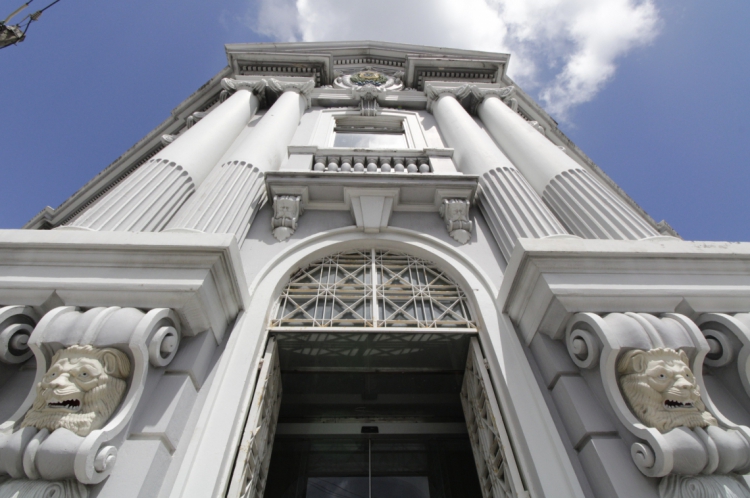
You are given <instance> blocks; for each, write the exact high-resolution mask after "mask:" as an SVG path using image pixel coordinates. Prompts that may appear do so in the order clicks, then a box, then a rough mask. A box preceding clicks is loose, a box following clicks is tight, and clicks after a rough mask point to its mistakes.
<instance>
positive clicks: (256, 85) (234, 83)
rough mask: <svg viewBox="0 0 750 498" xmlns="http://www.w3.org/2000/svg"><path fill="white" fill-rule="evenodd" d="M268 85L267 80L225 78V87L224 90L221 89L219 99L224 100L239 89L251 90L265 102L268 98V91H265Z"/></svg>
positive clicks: (222, 84)
mask: <svg viewBox="0 0 750 498" xmlns="http://www.w3.org/2000/svg"><path fill="white" fill-rule="evenodd" d="M266 86H268V83H267V82H266V80H259V81H246V80H235V79H233V78H224V79H222V80H221V87H222V88H223V90H222V91H221V95H220V97H219V100H220V101H221V102H224V101H225V100H226V99H227V98H228V97H229V95H231V94H233V93H234V92H236V91H237V90H249V91H250V92H251V93H252V94H253V95H255V96H256V97H257V98H258V100H259V101H261V103H263V102H264V101H265V100H266V93H265V92H264V91H263V90H265V88H266Z"/></svg>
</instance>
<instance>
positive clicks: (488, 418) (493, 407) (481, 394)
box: [461, 337, 529, 498]
mask: <svg viewBox="0 0 750 498" xmlns="http://www.w3.org/2000/svg"><path fill="white" fill-rule="evenodd" d="M484 361H485V360H484V355H483V354H482V349H481V348H480V347H479V342H478V341H477V340H476V338H473V337H472V339H471V343H470V344H469V357H468V358H467V360H466V373H465V374H464V385H463V388H462V389H461V405H462V406H463V409H464V417H465V418H466V428H467V429H468V430H469V439H470V440H471V449H472V451H473V452H474V463H475V464H476V467H477V473H478V474H479V483H480V486H481V488H482V496H483V497H484V498H511V497H513V498H516V497H528V496H529V495H528V493H527V492H526V490H525V489H524V487H523V481H522V480H521V474H520V473H519V471H518V466H517V465H516V459H515V457H514V456H513V449H512V448H511V445H510V439H509V438H508V433H507V432H506V430H505V422H504V421H503V416H502V414H501V413H500V407H499V405H498V403H497V398H495V392H494V390H493V388H492V383H491V381H490V375H489V372H487V368H486V366H485V364H484Z"/></svg>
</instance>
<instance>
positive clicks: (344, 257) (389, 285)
mask: <svg viewBox="0 0 750 498" xmlns="http://www.w3.org/2000/svg"><path fill="white" fill-rule="evenodd" d="M270 325H271V328H272V329H274V328H296V329H300V328H301V329H307V328H316V329H317V328H321V327H323V328H340V327H376V328H387V329H393V328H401V329H412V328H422V329H424V328H427V329H441V330H443V331H449V330H456V331H467V330H475V329H476V324H475V323H474V320H473V318H472V315H471V312H470V310H469V303H468V300H467V298H466V295H465V294H464V292H463V291H462V290H461V288H460V287H459V286H458V284H456V283H455V282H453V280H451V279H450V278H449V277H448V276H447V275H446V274H445V272H443V271H442V270H441V269H439V268H438V267H436V266H435V265H433V264H432V263H430V262H428V261H425V260H423V259H421V258H417V257H414V256H411V255H408V254H399V253H396V252H392V251H384V250H378V249H365V250H359V251H351V252H342V253H338V254H334V255H332V256H328V257H325V258H323V259H321V260H319V261H316V262H315V263H313V264H311V265H309V266H308V267H306V268H302V269H300V270H298V271H297V272H296V273H295V274H294V275H292V277H291V279H290V281H289V284H288V285H287V286H286V288H285V289H284V290H283V291H282V293H281V296H280V298H279V301H278V307H277V310H276V313H275V317H274V319H273V320H271V324H270Z"/></svg>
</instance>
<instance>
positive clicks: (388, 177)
mask: <svg viewBox="0 0 750 498" xmlns="http://www.w3.org/2000/svg"><path fill="white" fill-rule="evenodd" d="M226 53H227V58H228V62H229V64H228V66H227V67H226V68H225V69H224V70H222V71H221V72H220V73H219V74H217V75H216V76H215V77H214V78H213V79H211V80H210V81H209V82H208V83H206V84H205V85H203V86H202V87H201V88H200V89H199V90H198V91H197V92H196V93H194V94H193V95H191V96H190V97H188V99H187V100H185V101H184V102H183V103H182V104H180V105H179V106H178V107H177V108H176V109H175V110H174V111H173V112H172V114H171V116H170V117H169V118H168V119H167V120H166V121H164V123H162V124H161V125H160V126H159V127H157V128H156V129H155V130H154V131H153V132H151V133H150V134H149V135H148V136H146V137H145V138H144V139H143V140H141V141H140V142H138V143H137V144H136V145H135V146H133V148H131V149H130V150H128V151H127V152H126V153H125V154H124V155H123V156H121V157H120V158H119V159H118V160H117V161H115V162H114V163H113V164H111V165H110V166H108V167H107V168H106V169H104V170H103V171H102V172H101V173H100V174H99V175H98V176H97V177H95V178H94V179H92V180H91V181H90V182H89V183H88V184H86V185H85V186H84V187H83V188H82V189H81V190H79V191H78V192H77V193H76V194H74V195H73V196H72V197H71V198H70V199H68V200H67V201H65V202H64V203H63V204H62V205H61V206H60V207H58V208H57V209H51V208H47V209H45V210H44V211H42V212H41V213H40V214H39V215H37V216H36V217H35V218H34V219H33V220H32V221H30V222H29V223H28V224H27V226H26V227H25V229H24V230H6V231H2V233H0V303H1V304H2V305H3V307H2V308H1V309H0V421H2V422H3V423H2V425H0V497H9V496H45V497H52V496H54V497H64V496H67V497H83V496H89V497H102V498H104V497H107V498H109V497H163V498H167V497H174V498H177V497H225V496H228V497H232V498H236V497H261V496H265V497H268V498H282V497H283V498H293V497H294V498H297V497H303V496H306V497H307V498H322V497H347V498H355V497H370V496H371V497H386V496H387V497H392V498H405V497H410V498H411V497H417V498H423V497H424V498H426V497H430V498H458V497H484V498H489V497H544V496H546V497H614V496H617V497H635V496H637V497H657V496H661V497H677V496H696V497H697V496H750V490H749V489H748V487H747V484H746V483H745V480H744V477H743V475H744V474H745V473H747V472H750V429H749V428H748V426H750V359H749V358H750V313H749V312H750V245H747V244H728V243H705V242H689V241H683V240H681V239H680V238H679V237H678V236H677V234H676V233H675V232H674V231H673V230H672V229H671V228H670V227H669V226H668V225H667V224H666V223H663V222H662V223H655V222H654V220H652V219H651V218H650V217H649V216H648V215H647V214H646V213H645V212H643V210H642V209H640V208H639V207H638V206H637V205H636V204H635V203H634V202H633V201H632V200H631V199H630V198H628V197H627V195H626V194H625V193H624V192H623V191H622V190H620V189H619V188H618V187H617V185H615V184H614V183H613V182H612V181H611V180H610V179H609V178H608V177H607V176H606V174H605V173H604V172H602V171H601V170H600V169H599V168H598V167H597V166H596V165H595V164H593V163H592V162H591V161H590V160H589V159H588V158H587V157H586V156H585V154H584V153H583V152H582V151H580V150H579V149H578V148H577V147H576V146H575V145H574V144H573V143H571V142H570V141H569V140H568V139H567V138H566V137H565V135H564V134H563V133H562V132H561V131H560V130H559V129H558V128H557V125H556V123H555V122H554V121H553V120H552V119H551V118H550V117H549V116H548V115H547V114H546V113H545V112H544V110H543V109H541V108H540V107H539V105H538V104H536V103H535V102H534V101H533V100H532V99H531V98H530V97H529V96H528V95H527V94H525V93H524V92H523V91H522V90H521V89H520V88H518V87H516V86H515V85H514V84H513V82H512V81H511V80H510V79H509V78H508V76H507V75H506V69H507V65H508V60H509V57H508V55H506V54H494V53H485V52H475V51H465V50H451V49H444V48H431V47H422V46H410V45H399V44H392V43H375V42H352V43H350V42H346V43H299V44H237V45H227V47H226Z"/></svg>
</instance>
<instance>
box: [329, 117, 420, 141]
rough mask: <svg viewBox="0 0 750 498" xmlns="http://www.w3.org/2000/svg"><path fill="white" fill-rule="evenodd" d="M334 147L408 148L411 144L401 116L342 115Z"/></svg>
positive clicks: (337, 127)
mask: <svg viewBox="0 0 750 498" xmlns="http://www.w3.org/2000/svg"><path fill="white" fill-rule="evenodd" d="M333 131H334V139H333V146H334V147H348V148H356V149H407V148H409V145H408V143H407V141H406V134H405V133H404V122H403V119H401V118H393V117H383V116H372V117H370V116H342V117H339V118H336V124H335V126H334V129H333Z"/></svg>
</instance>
